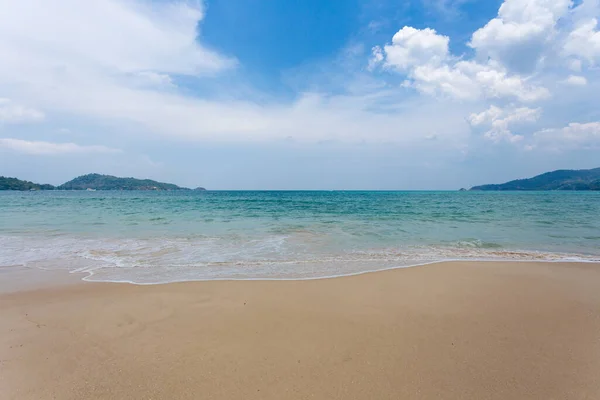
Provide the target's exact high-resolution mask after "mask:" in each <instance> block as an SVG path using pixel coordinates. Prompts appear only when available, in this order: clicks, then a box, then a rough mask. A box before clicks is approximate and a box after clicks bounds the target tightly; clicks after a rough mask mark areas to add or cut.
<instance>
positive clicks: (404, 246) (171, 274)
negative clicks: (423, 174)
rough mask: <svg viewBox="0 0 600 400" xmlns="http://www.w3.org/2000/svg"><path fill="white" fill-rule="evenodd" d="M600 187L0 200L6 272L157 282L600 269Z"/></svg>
mask: <svg viewBox="0 0 600 400" xmlns="http://www.w3.org/2000/svg"><path fill="white" fill-rule="evenodd" d="M599 216H600V193H598V192H339V191H336V192H211V191H209V192H191V191H190V192H100V191H98V192H62V191H56V192H0V266H5V267H6V266H28V267H38V268H42V269H68V270H70V271H80V272H86V273H87V274H88V277H87V278H86V279H88V280H98V281H127V282H135V283H160V282H172V281H185V280H203V279H306V278H319V277H326V276H338V275H346V274H353V273H360V272H365V271H370V270H378V269H385V268H393V267H402V266H411V265H416V264H423V263H428V262H434V261H441V260H454V259H466V260H469V259H486V260H548V261H560V260H579V261H600V217H599Z"/></svg>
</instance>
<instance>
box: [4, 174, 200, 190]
mask: <svg viewBox="0 0 600 400" xmlns="http://www.w3.org/2000/svg"><path fill="white" fill-rule="evenodd" d="M0 190H18V191H36V190H145V191H152V190H153V191H175V190H198V191H204V190H206V189H205V188H203V187H198V188H196V189H190V188H186V187H181V186H177V185H175V184H172V183H164V182H158V181H154V180H152V179H136V178H119V177H116V176H112V175H102V174H87V175H81V176H78V177H77V178H75V179H72V180H70V181H68V182H65V183H63V184H62V185H59V186H53V185H49V184H38V183H33V182H29V181H24V180H20V179H17V178H8V177H4V176H0Z"/></svg>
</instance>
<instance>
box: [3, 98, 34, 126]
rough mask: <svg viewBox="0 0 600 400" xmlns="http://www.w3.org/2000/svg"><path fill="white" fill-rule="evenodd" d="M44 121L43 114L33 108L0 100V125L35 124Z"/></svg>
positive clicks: (7, 100)
mask: <svg viewBox="0 0 600 400" xmlns="http://www.w3.org/2000/svg"><path fill="white" fill-rule="evenodd" d="M43 119H44V113H43V112H41V111H39V110H36V109H35V108H29V107H25V106H23V105H21V104H16V103H14V102H13V101H11V100H10V99H5V98H0V123H8V124H16V123H22V122H36V121H41V120H43Z"/></svg>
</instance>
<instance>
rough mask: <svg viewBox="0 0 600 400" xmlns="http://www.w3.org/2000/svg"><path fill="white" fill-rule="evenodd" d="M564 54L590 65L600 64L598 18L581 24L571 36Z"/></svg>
mask: <svg viewBox="0 0 600 400" xmlns="http://www.w3.org/2000/svg"><path fill="white" fill-rule="evenodd" d="M564 54H565V55H567V56H575V57H579V58H582V59H584V60H585V61H587V62H589V63H590V64H596V63H598V62H600V31H599V30H598V20H597V19H596V18H591V19H588V20H585V21H583V22H581V23H580V24H579V26H577V27H576V28H575V29H574V30H573V31H572V32H571V33H570V34H569V36H568V37H567V40H566V42H565V45H564Z"/></svg>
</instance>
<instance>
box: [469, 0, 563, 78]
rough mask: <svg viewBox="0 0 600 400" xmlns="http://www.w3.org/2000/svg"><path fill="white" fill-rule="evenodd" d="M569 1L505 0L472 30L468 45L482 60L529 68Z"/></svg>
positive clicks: (531, 66)
mask: <svg viewBox="0 0 600 400" xmlns="http://www.w3.org/2000/svg"><path fill="white" fill-rule="evenodd" d="M571 4H572V1H571V0H505V1H504V3H502V5H501V6H500V9H499V10H498V16H497V17H496V18H494V19H492V20H490V21H489V22H488V23H487V24H486V25H485V26H484V27H482V28H480V29H478V30H477V31H475V32H474V33H473V36H472V38H471V41H470V43H469V45H470V46H471V47H472V48H474V49H475V50H476V51H477V53H478V56H479V57H480V58H481V59H487V58H491V59H493V60H495V61H497V62H499V63H501V64H503V65H506V66H507V67H509V68H511V69H514V70H516V71H520V72H528V71H531V70H532V69H533V68H534V67H535V65H536V63H537V62H538V60H539V57H540V55H541V53H542V52H543V50H544V48H545V43H547V42H549V41H550V40H552V38H553V37H554V36H555V35H556V30H555V27H556V23H557V21H558V20H559V19H560V18H561V17H563V16H564V15H565V14H567V13H568V11H569V7H570V5H571Z"/></svg>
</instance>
